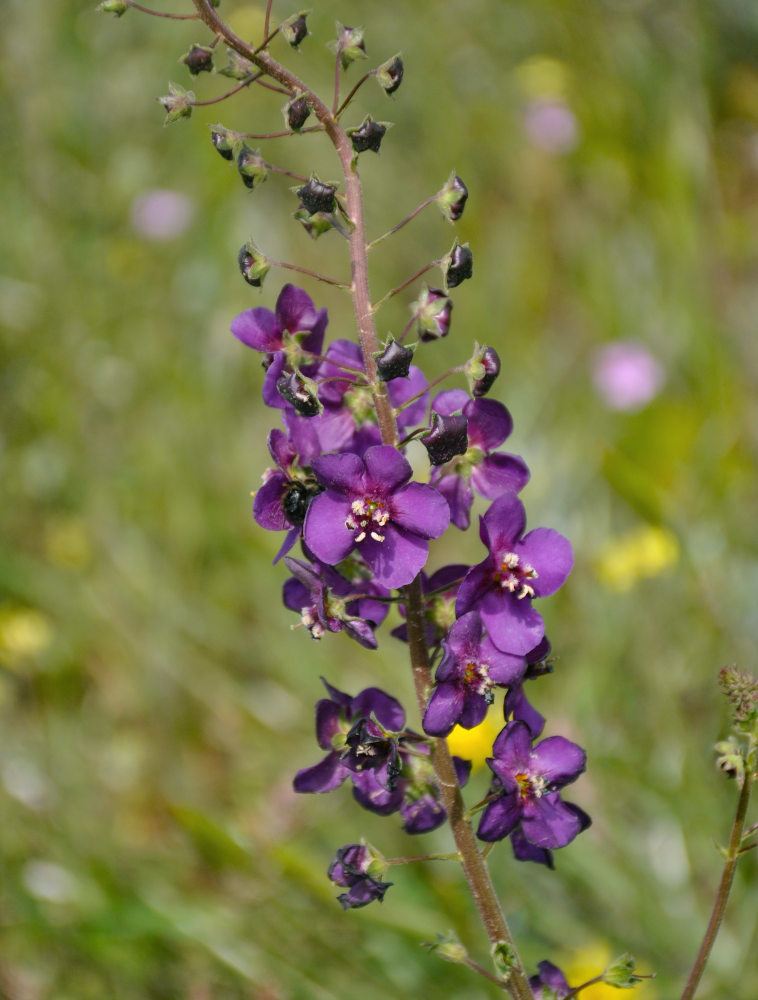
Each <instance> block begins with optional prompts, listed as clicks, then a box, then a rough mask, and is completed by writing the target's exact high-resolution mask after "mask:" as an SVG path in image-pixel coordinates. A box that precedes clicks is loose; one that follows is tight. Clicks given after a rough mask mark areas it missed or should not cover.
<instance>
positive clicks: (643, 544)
mask: <svg viewBox="0 0 758 1000" xmlns="http://www.w3.org/2000/svg"><path fill="white" fill-rule="evenodd" d="M678 558H679V543H678V542H677V540H676V536H675V535H674V534H673V533H672V532H670V531H669V530H668V529H667V528H661V527H657V526H655V525H651V524H648V525H644V526H643V527H641V528H638V529H636V530H635V531H632V532H629V533H627V534H626V535H622V536H621V537H619V538H614V539H611V540H610V541H608V542H607V543H606V544H605V546H603V548H602V549H601V551H600V554H599V555H598V556H597V559H596V561H595V572H596V573H597V576H598V579H599V580H600V581H601V583H604V584H605V585H606V587H608V588H609V589H610V590H616V591H625V590H631V588H632V587H633V586H634V585H635V583H637V582H638V581H639V580H644V579H647V578H649V577H651V576H658V575H659V574H660V573H663V572H664V571H665V570H666V569H668V568H669V567H670V566H673V565H674V563H675V562H676V561H677V559H678Z"/></svg>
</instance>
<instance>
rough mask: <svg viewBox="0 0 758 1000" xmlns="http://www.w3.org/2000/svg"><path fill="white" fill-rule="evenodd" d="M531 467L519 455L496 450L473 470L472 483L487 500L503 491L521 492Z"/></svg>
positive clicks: (495, 497) (527, 480)
mask: <svg viewBox="0 0 758 1000" xmlns="http://www.w3.org/2000/svg"><path fill="white" fill-rule="evenodd" d="M529 476H530V473H529V468H528V466H527V464H526V462H525V461H524V460H523V459H522V458H519V456H518V455H508V454H506V453H505V452H495V453H494V454H493V455H488V456H487V457H486V458H485V459H483V461H482V462H481V463H480V464H479V465H475V466H474V467H473V469H472V470H471V484H472V485H473V487H474V489H475V490H476V492H477V493H478V494H479V495H480V496H483V497H485V499H487V500H497V498H498V497H500V496H502V494H503V493H509V492H510V493H520V492H521V490H523V488H524V487H525V486H526V484H527V483H528V482H529Z"/></svg>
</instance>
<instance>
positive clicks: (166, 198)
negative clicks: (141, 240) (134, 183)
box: [131, 188, 195, 240]
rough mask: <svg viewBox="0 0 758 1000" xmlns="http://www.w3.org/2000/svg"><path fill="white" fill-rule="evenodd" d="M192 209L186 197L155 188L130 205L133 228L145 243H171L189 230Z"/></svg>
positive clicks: (192, 215)
mask: <svg viewBox="0 0 758 1000" xmlns="http://www.w3.org/2000/svg"><path fill="white" fill-rule="evenodd" d="M194 215H195V206H194V204H193V202H192V200H191V199H190V198H188V197H187V195H186V194H182V193H181V192H179V191H169V190H166V189H164V188H156V189H155V190H154V191H145V192H143V193H142V194H140V195H137V197H136V198H135V199H134V201H133V202H132V208H131V216H132V226H133V228H134V229H135V230H136V231H137V232H138V233H139V234H140V236H144V237H145V239H148V240H173V239H176V237H177V236H181V235H182V233H184V232H186V231H187V229H188V228H189V226H190V224H191V222H192V219H193V217H194Z"/></svg>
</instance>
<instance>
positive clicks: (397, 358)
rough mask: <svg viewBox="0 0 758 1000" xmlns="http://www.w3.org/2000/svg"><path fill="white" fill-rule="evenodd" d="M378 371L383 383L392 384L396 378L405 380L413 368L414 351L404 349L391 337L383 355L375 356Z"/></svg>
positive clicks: (407, 348) (408, 348)
mask: <svg viewBox="0 0 758 1000" xmlns="http://www.w3.org/2000/svg"><path fill="white" fill-rule="evenodd" d="M374 357H375V359H376V371H377V374H378V376H379V378H380V380H381V381H382V382H391V381H392V380H393V379H396V378H405V377H406V376H407V375H408V372H409V370H410V367H411V360H412V359H413V349H412V348H410V347H403V345H402V344H398V342H397V341H396V340H394V339H393V338H392V337H390V341H389V343H388V344H387V346H386V347H385V348H384V350H383V351H382V352H381V354H375V355H374Z"/></svg>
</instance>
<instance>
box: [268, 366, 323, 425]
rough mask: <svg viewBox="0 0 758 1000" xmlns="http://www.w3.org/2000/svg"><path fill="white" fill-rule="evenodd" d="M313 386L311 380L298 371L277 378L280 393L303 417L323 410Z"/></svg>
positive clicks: (314, 414)
mask: <svg viewBox="0 0 758 1000" xmlns="http://www.w3.org/2000/svg"><path fill="white" fill-rule="evenodd" d="M312 386H313V383H312V382H311V380H310V379H308V380H306V379H304V378H303V376H302V375H300V374H299V373H298V372H289V373H288V374H286V375H280V376H279V378H278V379H277V380H276V389H277V392H278V393H279V395H280V396H281V397H282V398H283V399H286V400H287V402H288V403H291V404H292V405H293V406H294V408H295V413H299V414H300V416H301V417H315V416H317V415H318V414H319V413H320V412H321V404H320V403H319V401H318V396H317V395H316V392H315V389H314V388H313V387H312Z"/></svg>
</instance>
